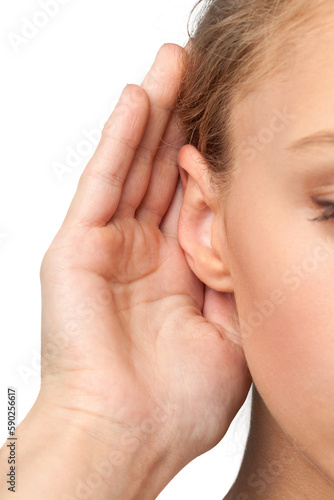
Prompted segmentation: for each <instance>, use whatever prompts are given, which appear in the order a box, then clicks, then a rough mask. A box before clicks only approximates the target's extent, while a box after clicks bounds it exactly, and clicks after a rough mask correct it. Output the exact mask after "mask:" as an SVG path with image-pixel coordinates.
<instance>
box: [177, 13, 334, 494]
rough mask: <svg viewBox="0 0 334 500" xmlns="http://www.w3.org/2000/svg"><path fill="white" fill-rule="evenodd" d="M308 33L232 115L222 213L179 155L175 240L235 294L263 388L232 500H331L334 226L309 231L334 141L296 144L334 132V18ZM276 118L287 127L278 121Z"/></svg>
mask: <svg viewBox="0 0 334 500" xmlns="http://www.w3.org/2000/svg"><path fill="white" fill-rule="evenodd" d="M327 6H328V5H327ZM313 22H318V23H319V24H318V28H319V29H318V30H317V31H316V32H310V30H309V31H305V37H300V38H299V42H298V43H297V45H296V52H295V55H294V59H293V61H294V64H293V65H291V67H290V69H289V70H287V69H285V70H284V71H285V72H284V74H279V75H278V74H277V75H274V76H272V77H271V79H270V80H269V81H267V82H262V83H261V84H260V85H259V86H258V88H257V89H256V91H254V92H252V93H251V94H249V95H248V97H247V98H246V99H245V100H244V101H242V102H241V103H239V104H238V105H237V107H236V109H235V110H234V117H235V125H236V127H235V135H234V138H235V141H236V144H237V152H236V169H237V170H236V171H237V175H236V177H235V181H234V184H233V187H232V190H231V194H230V197H229V199H228V201H227V202H226V203H225V205H223V204H222V203H221V202H220V199H219V197H218V196H217V194H216V193H214V192H213V191H212V189H211V188H210V185H209V180H208V179H209V177H208V167H207V166H206V167H204V166H203V159H202V158H201V155H200V153H199V152H198V151H197V150H196V149H195V148H193V147H192V146H189V145H187V146H184V147H183V148H182V149H181V151H180V154H179V164H180V166H181V167H182V168H183V169H184V173H183V174H182V175H183V178H184V182H187V188H186V192H185V196H184V204H183V207H182V209H181V216H180V225H179V239H180V242H181V245H182V247H183V248H184V250H185V252H186V254H187V260H188V263H189V265H190V267H191V268H192V269H193V270H194V272H195V273H196V274H197V275H199V276H200V277H201V279H202V280H203V281H204V282H205V283H206V284H207V285H208V286H212V287H214V288H215V289H218V290H221V291H222V292H224V291H225V292H226V291H233V294H234V297H235V302H236V310H235V313H236V318H237V324H239V325H240V327H239V328H238V329H237V332H238V334H239V335H240V338H241V340H242V345H243V347H244V352H245V356H246V359H247V363H248V366H249V369H250V372H251V375H252V377H253V381H254V384H255V387H256V390H255V391H254V399H253V408H252V425H251V431H250V436H249V440H248V444H247V450H246V453H245V456H244V461H243V463H242V467H241V469H240V473H239V475H238V478H237V480H236V482H235V484H234V486H233V488H232V490H231V491H230V493H229V494H228V495H227V496H226V497H225V499H226V500H253V499H265V500H276V499H277V500H278V499H282V498H284V499H290V498H291V499H293V500H299V499H300V500H302V499H303V500H304V499H305V498H307V499H318V498H326V499H332V498H333V499H334V350H333V346H334V315H333V301H334V289H333V276H334V220H333V219H331V220H327V221H321V222H320V221H311V220H310V219H314V218H316V217H318V216H320V215H321V214H322V213H323V211H324V208H322V207H321V206H319V205H318V204H317V203H316V202H315V201H314V198H316V199H317V200H319V199H320V200H321V199H322V200H324V199H326V200H332V203H333V204H334V136H328V134H327V137H326V138H323V139H322V140H319V137H318V141H317V143H315V142H314V141H312V142H311V141H310V140H308V141H305V140H303V141H301V139H302V138H305V137H306V136H310V135H311V134H318V135H319V132H323V131H325V130H326V131H329V130H332V131H333V130H334V120H333V116H334V90H333V88H334V85H333V83H334V54H333V51H332V47H333V44H334V30H333V27H334V12H333V7H332V6H330V8H329V9H327V12H326V16H324V15H322V16H321V19H320V18H319V17H318V18H316V19H315V20H313ZM320 22H321V24H320ZM308 29H309V26H305V30H308ZM306 32H307V34H308V36H307V37H306ZM277 110H279V111H281V112H283V110H285V111H284V114H285V122H284V123H283V122H282V121H281V122H280V123H279V122H278V121H274V122H273V121H272V119H273V117H274V116H277ZM250 117H251V119H250ZM282 123H283V126H281V125H282ZM270 127H271V128H272V130H271V132H272V133H271V135H270V134H269V132H270V130H269V132H268V128H270ZM265 129H266V131H267V132H264V130H265ZM268 134H269V135H268ZM268 137H270V140H268ZM259 138H262V142H261V141H259ZM264 138H265V140H266V141H267V143H266V144H265V142H264ZM245 144H246V145H247V147H245ZM293 144H294V147H293V148H292V145H293ZM297 145H299V147H298V148H297ZM251 148H252V150H253V151H251ZM333 211H334V210H333ZM195 243H196V245H195ZM217 269H219V270H220V275H219V276H220V277H219V278H218V282H217V275H216V270H217ZM265 301H267V302H265ZM268 301H270V302H268ZM264 304H265V305H264ZM259 311H260V314H259ZM261 311H262V313H261ZM263 311H265V312H263ZM255 312H256V313H257V315H256V316H255V315H254V313H255ZM252 325H253V326H252ZM274 463H275V464H276V465H273V464H274ZM271 466H273V468H272V469H270V467H271ZM259 470H260V471H262V472H261V473H260V475H259ZM273 471H274V472H273ZM275 471H276V472H275ZM277 471H279V472H277ZM261 474H262V476H261ZM255 481H257V484H254V483H255ZM251 483H252V484H251Z"/></svg>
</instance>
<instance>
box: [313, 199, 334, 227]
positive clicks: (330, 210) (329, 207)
mask: <svg viewBox="0 0 334 500" xmlns="http://www.w3.org/2000/svg"><path fill="white" fill-rule="evenodd" d="M314 201H315V203H316V204H317V205H319V206H321V207H326V208H325V210H324V211H323V213H322V215H320V216H319V217H316V218H315V219H309V220H311V221H317V222H322V221H328V220H330V219H334V202H333V201H329V200H314Z"/></svg>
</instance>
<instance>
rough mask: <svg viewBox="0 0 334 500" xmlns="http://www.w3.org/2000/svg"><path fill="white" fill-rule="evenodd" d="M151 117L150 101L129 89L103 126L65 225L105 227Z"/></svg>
mask: <svg viewBox="0 0 334 500" xmlns="http://www.w3.org/2000/svg"><path fill="white" fill-rule="evenodd" d="M148 116H149V98H148V96H147V94H146V92H145V90H144V89H143V88H142V87H140V86H139V85H127V86H126V87H125V89H124V90H123V92H122V95H121V97H120V100H119V101H118V103H117V105H116V107H115V110H114V111H113V113H112V114H111V116H110V118H109V119H108V121H107V123H106V125H105V126H104V129H103V132H102V137H101V140H100V143H99V145H98V147H97V149H96V151H95V154H94V156H93V157H92V159H91V160H90V161H89V163H88V165H87V166H86V168H85V170H84V171H83V173H82V174H81V177H80V179H79V183H78V187H77V191H76V193H75V195H74V198H73V200H72V203H71V205H70V207H69V210H68V212H67V215H66V217H65V221H64V223H65V224H70V225H82V226H104V225H105V224H106V223H107V222H108V221H109V219H110V218H111V217H112V216H113V214H114V213H115V210H116V209H117V206H118V203H119V200H120V198H121V194H122V189H123V184H124V181H125V179H126V176H127V173H128V170H129V168H130V165H131V163H132V160H133V157H134V155H135V152H136V149H137V147H138V145H139V143H140V140H141V138H142V135H143V133H144V130H145V127H146V123H147V120H148Z"/></svg>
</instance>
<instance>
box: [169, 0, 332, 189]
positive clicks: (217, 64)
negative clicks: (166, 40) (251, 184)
mask: <svg viewBox="0 0 334 500" xmlns="http://www.w3.org/2000/svg"><path fill="white" fill-rule="evenodd" d="M323 3H326V2H325V1H321V0H319V1H317V0H207V1H204V0H199V1H198V2H197V3H196V5H195V6H194V8H193V9H192V11H191V14H190V19H191V16H192V15H193V14H194V12H195V10H196V9H197V7H198V6H201V7H202V8H201V10H200V12H199V14H198V15H197V16H196V19H195V27H194V30H193V33H190V32H189V21H188V34H189V37H190V40H191V44H190V48H189V50H188V54H187V56H186V58H185V73H184V78H183V80H182V82H181V86H180V91H179V98H178V101H177V104H176V108H175V109H176V112H177V114H178V122H179V126H180V128H181V130H182V131H183V134H184V136H185V139H186V142H187V143H188V144H192V145H194V146H195V147H196V148H197V149H198V150H199V151H200V152H201V153H202V155H203V157H204V159H205V161H206V163H207V164H208V166H209V173H210V180H211V183H212V185H213V187H214V188H215V189H218V190H219V192H221V194H222V195H223V196H227V195H228V192H229V188H230V187H231V185H232V182H233V175H232V174H233V169H232V166H233V160H234V141H233V137H234V127H233V125H234V119H233V110H234V109H235V106H236V104H237V103H240V102H241V101H242V99H243V98H245V97H246V96H247V95H248V94H249V92H251V91H252V90H254V89H256V86H257V85H258V84H259V82H260V83H261V82H263V80H264V79H266V78H269V77H270V76H273V74H275V73H277V72H279V71H281V72H282V71H283V70H284V68H285V67H286V65H291V64H293V57H294V56H293V54H294V52H293V51H294V47H295V45H296V41H298V40H300V39H301V38H300V37H301V29H304V31H303V33H302V35H303V36H304V38H303V43H304V42H305V38H307V32H306V33H305V23H306V22H307V21H309V20H311V19H313V18H314V11H315V7H317V6H319V5H320V4H323ZM310 24H311V23H310ZM308 29H309V30H311V29H312V26H310V27H308Z"/></svg>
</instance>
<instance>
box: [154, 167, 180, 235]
mask: <svg viewBox="0 0 334 500" xmlns="http://www.w3.org/2000/svg"><path fill="white" fill-rule="evenodd" d="M182 201H183V189H182V183H181V179H180V177H178V179H177V184H176V189H175V192H174V197H173V200H172V203H171V204H170V206H169V208H168V211H167V213H166V215H165V217H164V218H163V219H162V221H161V224H160V231H161V232H162V234H163V235H164V236H165V237H166V238H167V237H168V238H177V228H178V220H179V216H180V210H181V206H182Z"/></svg>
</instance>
